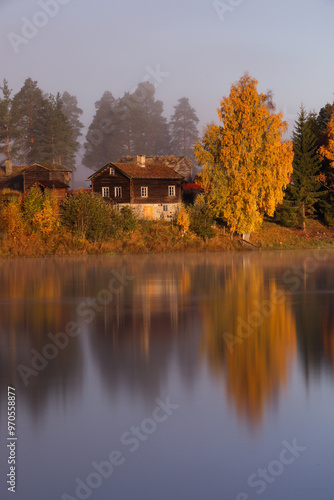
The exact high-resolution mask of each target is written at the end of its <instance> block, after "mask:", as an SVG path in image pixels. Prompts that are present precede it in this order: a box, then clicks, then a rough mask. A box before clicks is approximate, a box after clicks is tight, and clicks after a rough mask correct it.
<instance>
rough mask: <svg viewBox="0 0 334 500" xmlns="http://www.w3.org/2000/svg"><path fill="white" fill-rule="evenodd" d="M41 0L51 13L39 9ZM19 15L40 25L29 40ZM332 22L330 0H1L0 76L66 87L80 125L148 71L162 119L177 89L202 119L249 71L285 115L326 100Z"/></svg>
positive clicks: (49, 88) (333, 79) (331, 73)
mask: <svg viewBox="0 0 334 500" xmlns="http://www.w3.org/2000/svg"><path fill="white" fill-rule="evenodd" d="M48 2H51V3H53V4H55V5H56V6H55V7H54V9H56V10H58V12H57V13H56V14H55V15H54V17H51V15H48V14H44V16H43V15H42V16H39V15H38V12H41V11H42V8H41V5H40V4H41V3H44V4H47V3H48ZM215 6H216V8H215ZM224 6H225V7H224ZM217 10H218V11H219V13H220V16H219V15H218V13H217ZM224 11H226V12H225V14H224ZM22 18H26V19H28V20H30V21H32V20H35V21H37V24H38V22H39V23H40V24H45V25H44V26H41V27H39V28H36V30H35V31H36V33H35V34H33V35H34V36H31V38H30V39H29V40H28V39H27V36H26V33H24V32H22V29H23V27H24V24H25V21H23V20H22ZM333 24H334V0H294V1H291V0H290V1H288V0H267V1H266V0H226V1H225V0H221V1H218V0H216V2H214V0H191V1H190V0H187V1H185V0H169V1H168V2H167V1H166V0H155V1H152V0H142V1H137V2H136V1H134V0H127V1H120V0H114V1H108V0H94V1H93V0H36V1H35V0H10V1H9V0H5V1H4V0H2V1H1V4H0V34H1V35H0V36H1V41H0V81H2V79H3V78H6V79H7V80H8V82H9V85H10V87H11V88H13V90H14V92H16V91H18V90H19V89H20V88H21V86H22V85H23V82H24V80H25V79H26V78H27V77H31V78H32V79H34V80H37V81H38V83H39V86H40V87H41V88H42V90H43V91H45V92H51V93H56V92H57V91H60V92H63V91H64V90H67V91H68V92H70V93H71V94H75V95H76V96H77V97H78V101H79V105H80V107H81V108H82V109H83V110H84V116H83V121H84V123H85V124H86V125H88V124H89V123H90V121H91V118H92V115H93V113H94V103H95V101H97V100H98V99H100V97H101V95H102V93H103V92H104V91H105V90H110V91H111V92H112V93H113V95H114V96H115V97H120V96H121V95H122V94H123V93H124V92H125V91H131V90H133V88H134V87H135V86H136V85H137V83H138V82H139V81H141V80H143V79H144V78H145V77H146V78H147V77H149V80H150V81H152V83H156V85H157V87H156V88H157V90H156V96H157V98H160V99H162V100H163V101H164V103H165V115H166V117H167V118H169V116H170V114H171V113H172V112H173V106H174V105H175V104H176V103H177V100H178V99H179V98H180V97H183V96H186V97H189V99H190V103H191V104H192V106H193V107H194V108H195V109H196V111H197V114H198V117H199V119H200V124H201V128H202V126H203V125H205V123H207V122H208V121H211V120H216V119H217V113H216V108H217V107H218V106H219V102H220V100H221V98H222V97H223V96H224V95H228V94H229V90H230V86H231V84H232V83H233V82H235V81H236V80H238V79H239V78H240V77H241V76H242V74H243V73H244V72H245V71H248V72H249V73H250V75H251V76H253V77H255V78H256V79H257V80H258V81H259V90H261V91H266V90H268V89H272V90H273V92H274V100H275V103H276V105H277V108H278V109H280V110H283V111H284V112H285V114H286V117H287V119H288V121H289V122H291V123H293V120H294V118H295V116H296V114H297V113H298V109H299V107H300V103H301V102H303V103H304V105H305V107H306V108H307V109H308V110H313V109H314V110H316V111H319V109H320V108H321V107H322V106H324V105H325V104H326V103H327V102H333V99H334V94H333V93H334V64H333V55H332V53H333V47H334V30H333ZM9 33H14V34H15V35H19V36H20V37H22V38H21V39H16V42H13V35H11V36H12V42H11V41H10V39H9ZM28 34H29V33H28ZM24 40H26V41H27V43H24ZM15 43H16V45H15ZM14 47H16V52H17V53H15V51H14ZM148 68H149V69H148ZM159 68H160V71H161V75H160V76H159V75H158V76H155V77H154V76H152V75H151V74H150V73H152V72H153V73H154V71H157V70H158V69H159Z"/></svg>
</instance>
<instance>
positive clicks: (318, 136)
mask: <svg viewBox="0 0 334 500" xmlns="http://www.w3.org/2000/svg"><path fill="white" fill-rule="evenodd" d="M257 84H258V82H257V80H255V79H253V78H251V77H250V76H249V75H248V74H245V75H244V76H243V77H242V78H241V79H240V80H239V81H238V82H237V83H235V84H234V85H232V87H231V92H230V95H229V97H224V98H223V99H222V101H221V107H220V109H219V110H218V115H219V119H220V125H216V124H215V123H210V124H208V125H207V126H206V128H205V131H204V135H203V138H202V139H201V140H200V141H198V142H197V143H196V144H195V156H196V159H197V161H198V163H199V164H200V165H201V166H202V167H203V171H202V173H201V174H200V182H201V184H202V185H203V187H204V189H205V199H206V203H207V205H208V208H209V210H210V211H211V213H212V214H213V215H214V216H215V217H218V218H221V219H223V221H224V222H225V224H226V225H227V226H228V227H229V228H230V229H231V231H232V232H237V233H239V234H247V233H250V232H252V231H254V230H256V229H258V228H259V227H260V226H261V223H262V221H263V217H264V216H265V215H268V216H270V217H273V216H275V218H276V220H278V221H279V222H281V223H283V224H284V225H288V226H295V227H297V226H299V227H300V226H301V227H303V228H304V229H305V223H306V219H307V218H308V217H310V216H314V215H318V216H319V217H322V218H323V219H324V220H325V221H326V222H327V223H328V224H329V225H334V176H333V168H332V167H334V112H333V111H334V107H333V106H331V105H330V104H327V105H326V106H325V107H324V108H322V109H321V110H320V112H319V114H318V115H316V114H315V113H310V114H307V113H306V111H305V109H304V107H303V106H302V107H301V110H300V114H299V118H298V120H297V122H296V128H295V131H294V133H293V137H292V141H287V140H284V139H283V135H284V133H285V132H286V131H287V124H286V122H284V121H283V115H282V113H278V112H276V109H275V106H274V104H273V101H272V93H271V92H268V93H267V94H263V93H259V92H258V91H257Z"/></svg>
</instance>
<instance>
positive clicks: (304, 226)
mask: <svg viewBox="0 0 334 500" xmlns="http://www.w3.org/2000/svg"><path fill="white" fill-rule="evenodd" d="M305 228H306V225H305V203H303V231H305Z"/></svg>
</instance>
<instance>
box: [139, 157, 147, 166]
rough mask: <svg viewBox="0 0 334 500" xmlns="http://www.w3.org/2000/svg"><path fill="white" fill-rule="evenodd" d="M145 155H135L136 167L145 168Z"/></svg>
mask: <svg viewBox="0 0 334 500" xmlns="http://www.w3.org/2000/svg"><path fill="white" fill-rule="evenodd" d="M145 160H146V157H145V155H137V166H138V167H141V168H145Z"/></svg>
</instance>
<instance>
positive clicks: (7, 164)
mask: <svg viewBox="0 0 334 500" xmlns="http://www.w3.org/2000/svg"><path fill="white" fill-rule="evenodd" d="M5 172H6V175H11V174H12V173H13V162H12V160H6V161H5Z"/></svg>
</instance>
